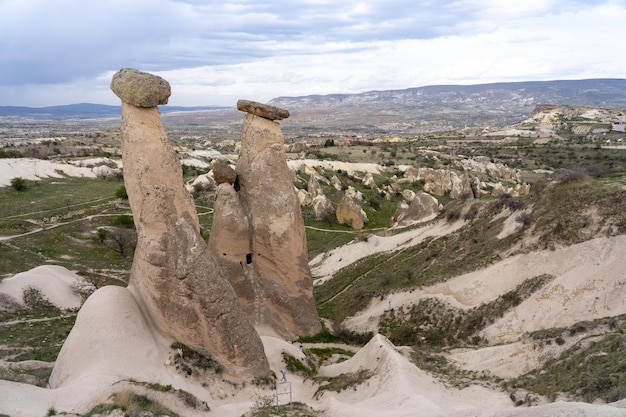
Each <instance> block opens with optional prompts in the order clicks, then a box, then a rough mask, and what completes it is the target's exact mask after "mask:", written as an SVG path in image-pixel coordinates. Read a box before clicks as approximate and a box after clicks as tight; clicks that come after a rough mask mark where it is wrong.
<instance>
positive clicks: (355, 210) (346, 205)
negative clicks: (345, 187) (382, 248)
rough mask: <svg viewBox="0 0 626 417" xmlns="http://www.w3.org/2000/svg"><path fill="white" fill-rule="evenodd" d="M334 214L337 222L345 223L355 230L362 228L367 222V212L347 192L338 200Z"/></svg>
mask: <svg viewBox="0 0 626 417" xmlns="http://www.w3.org/2000/svg"><path fill="white" fill-rule="evenodd" d="M335 215H336V216H337V221H338V222H339V223H341V224H347V225H348V226H350V227H352V228H353V229H357V230H360V229H362V228H363V226H365V223H367V222H368V219H367V214H365V212H364V211H363V209H362V208H361V206H359V203H357V202H356V200H355V199H354V198H353V197H352V196H351V195H350V194H349V193H348V192H346V193H345V194H344V195H343V198H342V199H341V201H340V202H339V206H338V207H337V211H336V212H335Z"/></svg>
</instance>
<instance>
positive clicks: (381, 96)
mask: <svg viewBox="0 0 626 417" xmlns="http://www.w3.org/2000/svg"><path fill="white" fill-rule="evenodd" d="M270 103H271V104H273V105H276V106H281V107H284V108H288V109H290V110H291V111H292V117H293V118H292V119H290V121H288V123H287V126H290V125H291V124H292V123H293V124H298V125H300V124H302V123H303V122H304V121H307V122H308V123H310V124H313V125H315V126H320V127H333V126H334V127H337V126H342V127H343V129H345V130H350V129H355V130H359V131H363V130H366V129H365V128H366V127H367V128H369V129H370V131H371V129H372V128H375V129H376V130H378V131H379V132H404V133H410V132H420V131H422V132H423V131H433V130H441V129H455V128H462V127H465V126H505V125H509V124H513V123H516V122H519V121H521V120H524V119H525V118H526V117H527V116H528V114H530V113H531V112H532V110H533V109H534V108H535V106H536V105H537V104H541V103H556V104H569V105H593V106H609V107H626V80H623V79H592V80H572V81H530V82H514V83H495V84H479V85H443V86H427V87H418V88H408V89H405V90H389V91H369V92H365V93H360V94H329V95H312V96H303V97H278V98H275V99H273V100H271V101H270ZM338 119H340V120H341V123H340V124H336V123H334V122H336V121H337V120H338Z"/></svg>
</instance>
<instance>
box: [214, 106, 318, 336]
mask: <svg viewBox="0 0 626 417" xmlns="http://www.w3.org/2000/svg"><path fill="white" fill-rule="evenodd" d="M237 107H238V108H239V109H240V110H242V111H246V112H248V114H246V116H245V118H244V122H243V133H242V139H241V150H240V154H239V160H238V162H237V168H236V172H237V189H235V187H233V186H230V185H228V184H222V185H220V188H219V189H218V193H217V196H216V202H215V214H214V218H213V229H212V231H211V238H210V241H209V245H210V246H211V248H212V249H213V250H214V252H215V253H216V254H217V259H218V261H219V263H220V265H221V267H222V268H223V269H224V270H226V271H228V275H229V277H230V282H231V284H232V285H233V287H234V288H235V291H236V292H237V295H238V296H239V299H240V302H241V303H242V305H243V306H244V309H245V310H246V312H247V313H248V315H249V316H250V317H251V318H252V319H253V321H254V323H255V325H257V326H258V327H264V326H265V327H269V328H271V329H272V330H273V331H274V332H276V333H278V334H279V335H282V336H286V337H295V336H302V335H312V334H315V333H318V332H319V331H320V330H321V327H320V321H319V317H318V315H317V310H316V308H315V301H314V299H313V280H312V278H311V272H310V270H309V265H308V258H307V245H306V236H305V233H304V222H303V220H302V213H301V211H300V204H299V201H298V198H297V196H296V193H295V191H294V187H293V175H292V173H291V172H290V170H289V168H288V166H287V158H286V154H285V150H284V146H283V145H284V139H283V135H282V132H281V129H280V125H278V123H276V122H274V121H273V120H275V119H279V118H281V117H278V116H285V117H287V116H288V115H289V113H288V112H287V111H286V110H282V109H279V108H276V107H273V106H269V105H265V104H261V103H256V102H250V101H243V100H240V101H239V102H238V103H237ZM223 207H229V209H228V210H225V209H224V208H223ZM234 235H236V236H239V237H237V238H236V237H235V236H234ZM242 235H243V238H242V237H241V236H242ZM235 243H236V244H235Z"/></svg>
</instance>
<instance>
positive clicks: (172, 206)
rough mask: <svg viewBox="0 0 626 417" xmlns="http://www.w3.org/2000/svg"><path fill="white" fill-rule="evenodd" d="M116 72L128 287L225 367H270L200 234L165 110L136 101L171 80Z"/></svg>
mask: <svg viewBox="0 0 626 417" xmlns="http://www.w3.org/2000/svg"><path fill="white" fill-rule="evenodd" d="M113 79H114V82H112V84H111V88H112V89H113V91H114V92H115V93H116V94H117V95H118V96H119V97H120V98H121V99H122V158H123V162H124V180H125V185H126V190H127V192H128V199H129V203H130V206H131V209H132V212H133V217H134V220H135V226H136V228H137V235H138V242H137V248H136V250H135V257H134V259H133V265H132V269H131V273H130V282H129V287H128V288H129V290H130V291H131V293H132V294H133V295H134V296H135V298H136V299H137V302H138V304H139V306H140V307H141V308H142V310H144V313H145V314H146V315H147V316H148V317H150V320H151V321H153V322H154V323H155V324H156V326H157V327H158V329H159V330H160V331H161V332H162V333H163V334H164V335H165V336H167V337H169V338H171V339H174V340H176V341H178V342H181V343H183V344H185V345H187V346H189V347H191V348H192V349H194V350H197V351H199V352H201V353H203V354H206V355H210V356H211V357H212V358H213V359H215V360H216V361H218V362H220V363H221V364H222V366H223V367H224V371H225V373H226V374H227V375H232V376H234V377H251V376H264V375H267V374H268V373H269V365H268V362H267V359H266V357H265V354H264V350H263V345H262V343H261V340H260V337H259V336H258V334H257V333H256V331H255V329H254V327H253V325H252V323H251V322H250V320H249V319H248V317H247V315H246V314H245V313H244V311H243V309H242V307H241V305H240V304H239V301H238V298H237V295H236V293H235V291H234V290H233V288H232V286H231V285H230V284H229V281H228V279H227V278H226V277H225V276H224V275H222V274H221V271H220V270H219V269H218V265H217V262H216V260H215V259H214V256H213V254H212V253H211V251H209V248H208V246H207V245H206V244H205V242H204V241H203V239H202V237H201V236H200V227H199V222H198V217H197V213H196V209H195V205H194V201H193V198H192V197H191V195H190V194H189V193H188V192H187V191H186V189H185V187H184V186H183V183H182V180H181V178H182V169H181V165H180V161H179V159H178V157H177V155H176V152H175V151H174V149H173V147H172V146H171V144H170V143H169V142H168V140H167V136H166V134H165V131H164V129H163V125H162V123H161V118H160V113H159V110H158V108H157V107H140V106H138V105H137V104H138V103H143V104H146V103H156V102H163V101H167V99H165V100H164V99H163V98H162V94H164V93H163V91H166V90H168V89H169V86H168V89H165V88H164V87H163V83H164V82H165V83H167V82H166V81H165V80H163V79H161V78H160V77H156V76H154V75H151V74H146V73H139V72H138V71H128V70H121V71H120V72H119V73H117V74H116V75H115V76H114V77H113ZM153 84H154V85H156V87H154V88H151V86H152V85H153ZM157 87H158V88H157ZM144 89H145V91H144ZM144 93H145V94H144ZM129 97H130V98H129ZM135 97H139V98H140V100H135V99H134V98H135Z"/></svg>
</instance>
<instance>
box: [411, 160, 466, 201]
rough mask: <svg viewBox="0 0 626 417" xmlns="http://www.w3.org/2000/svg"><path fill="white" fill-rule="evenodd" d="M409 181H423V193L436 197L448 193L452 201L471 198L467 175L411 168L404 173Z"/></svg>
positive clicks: (443, 170)
mask: <svg viewBox="0 0 626 417" xmlns="http://www.w3.org/2000/svg"><path fill="white" fill-rule="evenodd" d="M404 177H405V178H407V179H408V180H409V181H420V180H423V181H424V191H426V192H427V193H430V194H434V195H437V196H444V195H446V193H449V195H450V197H452V198H454V199H465V198H473V197H474V192H473V191H472V185H471V181H470V178H469V175H467V174H466V173H460V174H459V173H456V172H455V171H452V170H448V169H433V168H413V167H410V168H408V169H407V170H406V171H405V172H404Z"/></svg>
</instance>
